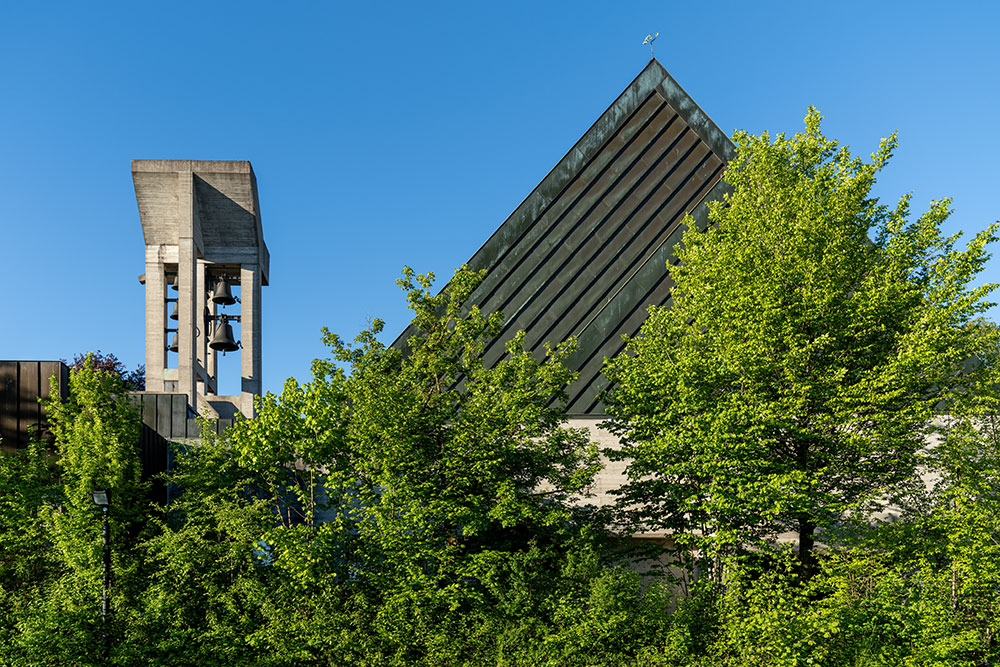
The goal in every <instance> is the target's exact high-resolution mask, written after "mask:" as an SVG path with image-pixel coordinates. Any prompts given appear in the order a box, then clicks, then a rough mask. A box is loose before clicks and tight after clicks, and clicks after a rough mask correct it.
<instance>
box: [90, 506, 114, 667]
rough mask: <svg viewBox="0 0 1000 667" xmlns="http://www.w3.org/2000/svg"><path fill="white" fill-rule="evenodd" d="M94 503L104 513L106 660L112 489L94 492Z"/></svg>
mask: <svg viewBox="0 0 1000 667" xmlns="http://www.w3.org/2000/svg"><path fill="white" fill-rule="evenodd" d="M93 496H94V504H95V505H97V506H98V507H100V508H101V511H102V512H103V513H104V584H103V585H102V587H101V632H102V634H103V635H104V648H103V651H102V656H103V658H104V660H105V661H107V659H108V655H109V654H110V653H111V633H109V632H108V612H109V607H108V589H109V588H110V587H111V529H110V526H109V524H108V507H109V506H110V505H111V490H110V489H99V490H95V491H94V492H93Z"/></svg>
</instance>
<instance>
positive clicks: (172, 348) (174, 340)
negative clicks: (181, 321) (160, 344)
mask: <svg viewBox="0 0 1000 667" xmlns="http://www.w3.org/2000/svg"><path fill="white" fill-rule="evenodd" d="M179 347H180V346H179V345H178V344H177V334H176V333H175V334H174V337H173V338H171V339H170V346H169V347H168V348H167V349H168V350H170V351H171V352H176V351H177V350H178V349H179Z"/></svg>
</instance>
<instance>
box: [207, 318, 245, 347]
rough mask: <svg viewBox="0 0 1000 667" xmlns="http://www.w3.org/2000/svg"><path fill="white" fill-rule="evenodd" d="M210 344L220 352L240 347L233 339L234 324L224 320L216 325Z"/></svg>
mask: <svg viewBox="0 0 1000 667" xmlns="http://www.w3.org/2000/svg"><path fill="white" fill-rule="evenodd" d="M208 346H209V347H210V348H212V349H213V350H216V351H218V352H222V353H226V352H234V351H236V350H238V349H239V347H240V346H239V343H237V342H236V341H235V340H233V325H232V324H230V323H229V322H227V321H225V320H222V321H221V322H219V323H218V324H216V325H215V331H214V332H213V333H212V340H210V341H208Z"/></svg>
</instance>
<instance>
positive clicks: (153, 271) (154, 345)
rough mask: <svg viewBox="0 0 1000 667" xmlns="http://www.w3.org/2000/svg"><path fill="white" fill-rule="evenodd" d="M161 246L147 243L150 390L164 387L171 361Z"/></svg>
mask: <svg viewBox="0 0 1000 667" xmlns="http://www.w3.org/2000/svg"><path fill="white" fill-rule="evenodd" d="M158 250H159V248H158V246H146V391H163V369H164V368H165V367H166V365H167V339H166V336H167V334H166V331H165V330H166V327H167V312H166V305H167V303H166V301H165V299H166V298H167V294H166V291H167V284H166V275H165V269H164V266H163V262H162V261H161V260H160V257H159V252H158Z"/></svg>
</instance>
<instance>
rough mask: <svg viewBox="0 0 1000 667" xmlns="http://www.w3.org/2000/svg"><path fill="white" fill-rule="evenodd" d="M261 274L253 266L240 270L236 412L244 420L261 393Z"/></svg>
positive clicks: (249, 414)
mask: <svg viewBox="0 0 1000 667" xmlns="http://www.w3.org/2000/svg"><path fill="white" fill-rule="evenodd" d="M260 286H261V272H260V267H259V266H257V265H256V264H244V265H243V266H241V267H240V302H241V307H240V336H241V338H242V343H243V351H242V353H241V355H240V365H241V368H242V376H243V379H242V395H241V399H240V403H241V405H240V409H241V410H242V412H243V414H244V415H246V416H247V417H253V416H254V409H253V399H254V396H255V395H259V394H260V393H261V387H262V383H261V375H260V371H261V363H260V357H261V355H260V352H261V349H260V348H261V325H260V322H261V319H260V305H261V304H260Z"/></svg>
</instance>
